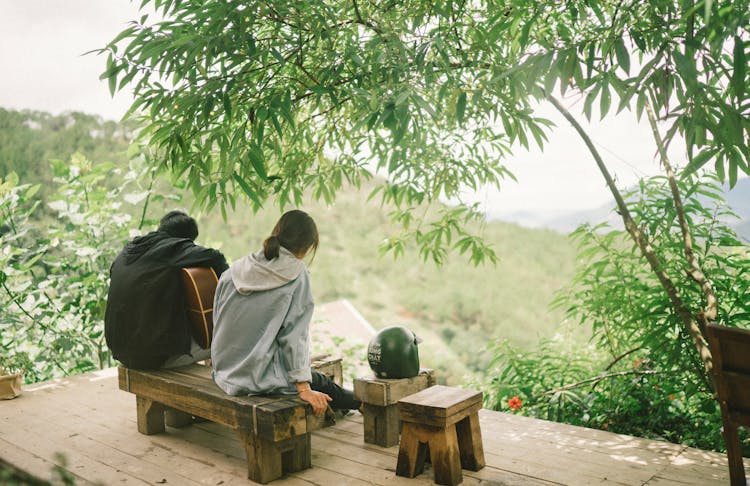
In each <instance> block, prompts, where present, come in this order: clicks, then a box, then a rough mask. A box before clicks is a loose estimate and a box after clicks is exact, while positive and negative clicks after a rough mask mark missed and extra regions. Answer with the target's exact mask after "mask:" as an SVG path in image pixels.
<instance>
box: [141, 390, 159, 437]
mask: <svg viewBox="0 0 750 486" xmlns="http://www.w3.org/2000/svg"><path fill="white" fill-rule="evenodd" d="M135 402H136V409H137V415H138V432H140V433H141V434H146V435H153V434H160V433H162V432H164V408H165V407H164V405H162V404H161V403H159V402H155V401H153V400H151V399H148V398H144V397H140V396H137V395H136V397H135Z"/></svg>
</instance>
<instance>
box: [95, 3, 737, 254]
mask: <svg viewBox="0 0 750 486" xmlns="http://www.w3.org/2000/svg"><path fill="white" fill-rule="evenodd" d="M147 4H151V5H152V6H153V7H154V8H155V9H156V10H157V12H158V15H157V16H155V17H158V20H153V19H149V14H147V15H143V16H142V18H141V19H139V20H138V21H134V22H132V23H131V25H129V26H128V27H127V28H126V29H125V30H123V31H122V32H120V33H119V34H118V35H117V36H116V37H115V38H114V39H113V40H112V41H111V42H110V43H109V44H108V45H107V46H105V47H104V48H102V49H100V50H99V51H98V52H100V53H102V54H106V55H107V61H106V70H105V72H104V73H103V74H102V78H103V79H107V80H108V81H109V83H110V89H111V90H112V91H113V92H114V91H116V90H119V89H123V87H125V86H129V87H132V88H133V90H134V93H135V96H136V99H135V102H134V103H133V106H132V108H131V111H132V112H133V113H134V114H140V115H142V116H143V117H144V118H145V120H146V123H147V130H146V131H145V132H144V136H145V137H147V138H148V139H149V141H150V143H151V144H152V145H153V146H155V147H158V148H159V150H160V151H161V152H160V153H161V154H163V160H164V161H165V163H166V165H167V166H168V167H170V168H171V170H172V171H173V172H174V173H176V174H178V175H179V176H180V177H182V178H184V179H185V180H186V181H187V182H188V185H189V187H190V188H192V190H193V192H194V193H195V194H196V197H197V202H198V204H200V205H201V206H203V207H206V208H211V207H213V206H214V205H215V204H217V203H218V204H220V206H221V207H222V210H225V209H226V207H234V205H235V203H236V201H237V198H238V197H240V196H243V195H244V196H245V197H247V199H248V200H249V201H250V204H251V205H252V207H253V208H255V209H258V208H260V207H262V206H263V205H264V204H265V202H266V201H267V200H268V199H273V200H275V201H277V202H278V203H279V204H280V205H281V206H285V205H288V204H299V201H300V200H301V199H302V198H303V196H304V195H306V194H313V195H315V196H316V197H317V198H320V199H323V200H325V201H326V202H329V203H330V202H331V201H332V200H333V198H334V197H335V196H336V193H337V192H338V191H339V190H340V188H341V187H342V184H344V183H345V182H348V183H350V184H354V185H359V184H360V183H361V182H362V181H364V180H367V179H370V178H371V176H372V174H373V173H377V174H379V175H384V176H385V181H381V182H378V185H377V186H376V188H375V190H374V192H373V194H372V195H373V196H379V197H380V198H381V199H382V201H383V202H385V203H392V204H394V205H395V206H396V208H397V210H396V211H394V212H393V213H392V219H393V221H395V222H398V223H400V224H402V225H403V227H404V228H405V229H406V231H405V234H404V238H408V239H411V240H414V241H416V242H417V243H418V245H419V247H420V254H421V256H422V257H423V258H425V259H428V260H430V259H431V260H435V261H437V262H443V261H444V260H445V255H446V251H447V249H455V250H458V251H460V252H462V253H466V254H467V256H468V257H469V259H470V260H471V261H473V262H481V261H485V260H489V261H494V260H495V254H494V253H492V251H491V249H490V248H489V247H488V246H487V245H486V244H485V243H484V240H483V239H482V238H479V237H477V236H476V235H475V234H474V233H472V232H468V231H467V230H466V228H468V227H470V226H471V225H472V224H473V221H474V216H475V214H474V213H475V212H474V211H472V210H471V208H470V207H467V206H460V207H459V208H456V209H453V210H450V211H448V212H447V213H442V212H440V211H437V212H432V213H430V215H429V217H427V218H426V219H424V217H423V216H421V215H420V213H419V212H417V211H415V208H416V207H417V206H418V205H419V204H421V203H425V202H427V203H431V202H435V201H438V200H439V199H440V198H455V199H459V200H460V195H461V190H462V189H465V188H469V189H477V188H478V187H481V186H484V185H489V186H494V187H497V186H498V184H499V182H500V181H501V180H502V179H503V178H506V177H512V175H511V174H510V173H509V172H508V171H507V169H506V168H505V167H504V166H503V164H502V158H503V157H504V156H506V155H508V154H509V153H510V151H511V148H512V147H513V146H514V145H520V146H521V147H526V148H528V147H529V145H530V144H531V143H536V144H537V145H539V146H542V145H543V144H544V141H545V140H546V138H547V136H548V129H549V126H550V122H549V121H547V120H545V119H542V118H539V117H538V116H536V115H535V114H534V112H533V110H532V106H533V105H534V101H536V100H539V99H543V98H544V97H546V96H547V95H549V94H551V93H552V92H553V90H555V89H559V90H560V91H561V92H562V93H566V92H568V91H572V92H575V93H578V94H580V95H581V96H584V97H585V102H584V103H583V105H582V108H583V112H584V113H585V114H586V115H587V116H589V117H591V116H592V112H593V109H594V107H597V108H598V111H599V114H600V116H601V117H602V118H604V117H606V116H608V115H609V114H610V113H611V112H612V111H613V110H615V107H616V110H617V111H621V110H623V109H625V108H628V109H632V110H635V111H636V113H637V114H638V115H639V116H640V115H641V114H642V112H643V109H644V106H645V103H646V102H647V101H648V102H649V103H650V104H651V105H652V106H653V107H654V109H655V110H656V111H657V112H658V113H659V115H660V116H661V117H662V118H664V119H666V120H669V121H670V128H669V130H668V135H667V137H666V138H667V142H670V141H671V140H672V139H674V138H675V137H681V138H684V139H685V141H686V142H687V146H688V155H689V158H690V161H691V164H690V169H691V170H693V169H697V168H700V167H702V166H704V165H705V164H706V163H708V162H709V161H713V166H714V168H715V171H716V173H717V174H718V175H719V176H720V178H722V179H723V178H724V177H725V176H727V177H728V179H729V181H730V184H731V185H734V182H735V181H736V178H737V174H738V173H739V172H740V171H742V172H745V173H750V163H748V161H749V160H750V145H748V143H749V142H748V140H750V136H749V135H750V123H748V119H750V116H748V115H749V114H750V103H749V102H748V99H750V98H749V97H750V90H747V89H745V87H746V86H747V85H748V83H749V78H748V76H750V70H748V69H747V49H748V42H750V41H748V32H749V26H750V20H749V18H750V14H749V13H748V12H750V8H748V3H747V0H732V1H724V2H705V3H701V2H698V3H693V2H683V1H679V2H678V1H669V2H657V1H648V2H643V1H641V0H627V1H617V2H614V1H602V2H592V1H590V0H569V1H566V2H564V3H559V2H548V1H543V0H536V1H528V0H508V1H505V2H497V1H494V0H486V1H479V2H463V3H461V2H458V3H456V2H452V1H450V2H449V1H438V2H434V1H429V2H428V1H424V0H410V1H406V2H389V3H387V4H380V3H378V2H370V1H361V0H357V1H353V2H350V1H342V0H334V1H331V2H323V3H321V2H298V1H296V0H279V1H275V2H273V3H268V2H251V3H247V2H240V1H226V2H203V1H199V0H188V1H179V2H178V1H174V0H144V1H143V2H142V5H147ZM728 52H731V55H729V54H726V53H728ZM422 220H424V221H423V222H424V224H421V225H419V224H418V225H417V226H419V227H420V229H419V230H415V229H409V228H413V227H414V224H413V223H415V222H419V221H422ZM403 242H404V239H403V238H396V239H389V240H387V241H386V242H385V244H384V245H383V248H385V249H386V250H390V251H393V252H394V253H397V254H398V253H401V252H402V251H403Z"/></svg>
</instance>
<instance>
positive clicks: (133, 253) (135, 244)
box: [123, 231, 181, 265]
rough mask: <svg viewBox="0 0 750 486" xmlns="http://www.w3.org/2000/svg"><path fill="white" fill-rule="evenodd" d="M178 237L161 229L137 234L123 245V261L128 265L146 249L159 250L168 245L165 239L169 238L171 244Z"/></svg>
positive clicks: (144, 252)
mask: <svg viewBox="0 0 750 486" xmlns="http://www.w3.org/2000/svg"><path fill="white" fill-rule="evenodd" d="M179 239H181V238H174V237H172V236H169V235H168V234H167V233H165V232H163V231H152V232H151V233H148V234H146V235H143V236H138V237H136V238H135V239H133V240H132V241H130V242H128V243H127V244H126V245H125V249H124V252H123V253H124V254H125V263H126V264H128V265H130V264H131V263H133V262H135V261H136V260H138V259H139V258H141V257H142V256H143V255H144V254H146V252H148V251H159V250H161V248H162V247H163V246H164V247H166V246H169V243H166V242H165V240H170V241H171V243H172V244H173V243H174V241H175V240H179Z"/></svg>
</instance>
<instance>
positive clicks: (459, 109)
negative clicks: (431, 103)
mask: <svg viewBox="0 0 750 486" xmlns="http://www.w3.org/2000/svg"><path fill="white" fill-rule="evenodd" d="M465 111H466V91H461V93H460V94H459V95H458V99H457V100H456V119H457V120H458V124H459V125H463V124H464V112H465Z"/></svg>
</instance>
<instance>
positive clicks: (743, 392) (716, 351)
mask: <svg viewBox="0 0 750 486" xmlns="http://www.w3.org/2000/svg"><path fill="white" fill-rule="evenodd" d="M706 334H707V335H708V344H709V346H711V353H712V355H713V358H714V368H713V374H714V380H715V381H716V394H717V399H718V400H719V407H720V409H721V420H722V422H723V424H724V430H723V435H724V442H725V443H726V446H727V461H728V464H729V480H730V483H731V485H732V486H744V485H745V484H747V479H746V478H745V465H744V464H743V462H742V442H741V441H740V436H739V433H738V428H739V427H745V428H750V331H748V330H747V329H739V328H736V327H725V326H719V325H717V324H708V325H707V326H706Z"/></svg>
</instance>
